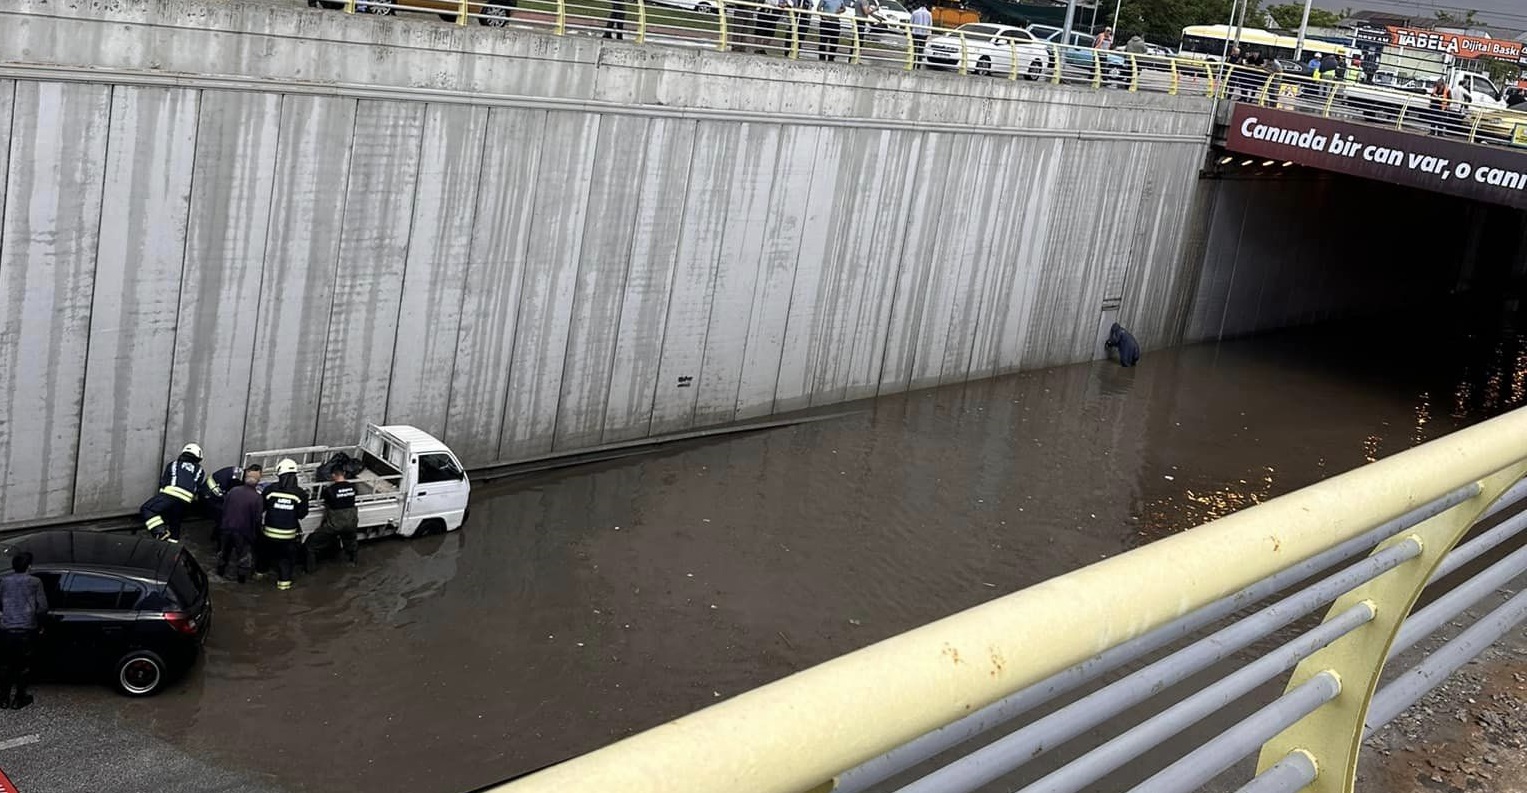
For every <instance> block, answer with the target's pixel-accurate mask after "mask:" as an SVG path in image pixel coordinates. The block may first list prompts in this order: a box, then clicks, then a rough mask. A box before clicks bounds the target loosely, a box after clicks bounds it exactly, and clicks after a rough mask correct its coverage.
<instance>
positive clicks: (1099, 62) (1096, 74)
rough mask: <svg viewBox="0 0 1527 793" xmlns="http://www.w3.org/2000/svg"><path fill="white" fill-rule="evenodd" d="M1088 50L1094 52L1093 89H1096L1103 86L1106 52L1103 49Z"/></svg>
mask: <svg viewBox="0 0 1527 793" xmlns="http://www.w3.org/2000/svg"><path fill="white" fill-rule="evenodd" d="M1088 52H1090V53H1092V90H1094V91H1096V90H1098V89H1099V88H1102V87H1103V58H1104V53H1103V52H1102V51H1101V50H1093V49H1090V50H1088Z"/></svg>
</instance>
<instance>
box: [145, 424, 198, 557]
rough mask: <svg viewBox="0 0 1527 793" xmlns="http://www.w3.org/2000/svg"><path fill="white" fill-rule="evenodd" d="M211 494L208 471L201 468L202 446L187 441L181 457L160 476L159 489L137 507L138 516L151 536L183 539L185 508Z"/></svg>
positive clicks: (177, 540)
mask: <svg viewBox="0 0 1527 793" xmlns="http://www.w3.org/2000/svg"><path fill="white" fill-rule="evenodd" d="M211 493H212V491H211V489H210V488H208V487H207V472H206V471H203V470H202V467H201V447H200V446H198V445H196V444H194V443H188V444H186V445H185V447H184V448H182V449H181V450H180V456H179V457H176V458H175V459H173V460H171V461H170V463H169V465H166V466H165V467H164V473H162V474H160V475H159V492H157V493H155V494H154V496H153V497H152V498H150V499H149V500H148V501H145V502H143V506H141V507H138V518H139V519H140V520H142V521H143V528H144V529H147V530H148V533H149V535H150V536H152V537H153V538H154V539H158V540H169V541H170V542H180V521H181V519H182V518H184V517H185V511H186V507H188V506H190V505H191V504H193V503H195V501H196V499H197V497H207V496H210V495H211Z"/></svg>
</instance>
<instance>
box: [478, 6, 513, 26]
mask: <svg viewBox="0 0 1527 793" xmlns="http://www.w3.org/2000/svg"><path fill="white" fill-rule="evenodd" d="M482 15H483V16H485V17H487V18H488V19H487V23H488V25H489V26H490V27H496V28H497V27H503V26H504V23H505V21H507V20H508V19H509V9H507V8H504V7H503V6H488V7H487V8H484V9H483V11H482Z"/></svg>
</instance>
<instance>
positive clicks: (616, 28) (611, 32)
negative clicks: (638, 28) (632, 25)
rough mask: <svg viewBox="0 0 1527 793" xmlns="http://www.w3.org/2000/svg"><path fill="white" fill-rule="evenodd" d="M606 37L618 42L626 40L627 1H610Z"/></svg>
mask: <svg viewBox="0 0 1527 793" xmlns="http://www.w3.org/2000/svg"><path fill="white" fill-rule="evenodd" d="M604 37H605V38H607V39H609V38H613V39H615V40H616V41H624V40H625V38H626V0H610V17H609V18H608V19H606V20H605V22H604Z"/></svg>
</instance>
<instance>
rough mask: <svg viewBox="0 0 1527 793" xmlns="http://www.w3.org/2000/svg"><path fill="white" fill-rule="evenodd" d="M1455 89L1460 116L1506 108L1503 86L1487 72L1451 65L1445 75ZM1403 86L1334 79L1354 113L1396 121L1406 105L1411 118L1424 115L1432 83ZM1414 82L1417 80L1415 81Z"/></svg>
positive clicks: (1344, 103) (1453, 100)
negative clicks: (1457, 67) (1470, 70)
mask: <svg viewBox="0 0 1527 793" xmlns="http://www.w3.org/2000/svg"><path fill="white" fill-rule="evenodd" d="M1444 77H1445V78H1446V79H1447V82H1448V87H1449V88H1450V89H1451V91H1452V96H1451V97H1450V99H1449V102H1448V105H1449V107H1450V108H1451V111H1452V112H1453V113H1454V114H1456V115H1458V116H1459V117H1460V118H1463V117H1465V116H1469V117H1472V114H1476V113H1480V112H1490V111H1493V110H1504V109H1505V108H1506V102H1505V100H1504V99H1503V98H1502V96H1501V90H1500V89H1499V88H1498V87H1496V85H1495V83H1493V82H1491V80H1490V78H1489V77H1488V76H1487V75H1483V74H1477V73H1474V72H1466V71H1462V70H1460V69H1449V70H1448V72H1447V74H1446V75H1444ZM1435 82H1436V81H1435V79H1434V80H1433V81H1432V82H1431V83H1426V84H1425V85H1424V86H1421V87H1403V88H1402V87H1400V86H1398V85H1369V84H1364V83H1351V82H1340V83H1333V85H1335V86H1337V87H1338V89H1339V91H1340V93H1339V94H1338V96H1337V99H1338V100H1339V102H1340V105H1341V106H1342V107H1345V108H1346V110H1347V112H1348V113H1349V114H1351V115H1355V116H1361V117H1362V118H1363V119H1366V120H1369V121H1379V122H1382V123H1389V122H1393V121H1395V120H1396V119H1398V118H1399V116H1400V112H1401V110H1402V109H1403V111H1404V112H1405V115H1406V117H1407V118H1414V117H1416V116H1418V115H1422V113H1421V111H1426V110H1427V109H1428V108H1430V107H1431V105H1432V96H1431V87H1432V84H1433V83H1435ZM1412 83H1414V81H1412Z"/></svg>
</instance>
